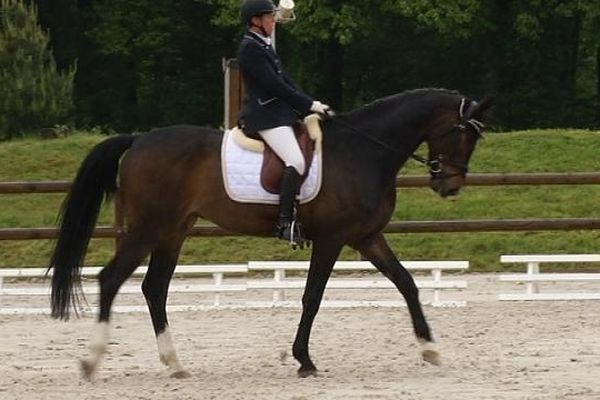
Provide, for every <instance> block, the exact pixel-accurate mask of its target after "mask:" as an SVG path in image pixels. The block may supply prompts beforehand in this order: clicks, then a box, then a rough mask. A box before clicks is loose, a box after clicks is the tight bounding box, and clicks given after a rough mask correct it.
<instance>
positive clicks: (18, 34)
mask: <svg viewBox="0 0 600 400" xmlns="http://www.w3.org/2000/svg"><path fill="white" fill-rule="evenodd" d="M0 5H1V7H2V8H1V10H2V15H1V21H2V26H1V31H0V135H2V136H3V137H5V138H11V137H14V136H17V135H22V134H24V133H26V132H30V131H32V130H34V129H39V128H42V127H48V126H52V125H55V124H62V123H65V122H66V118H67V117H68V115H69V111H70V110H71V107H72V89H73V78H74V75H75V68H71V69H69V70H68V71H66V72H65V73H61V72H59V71H58V70H57V67H56V63H55V61H54V57H53V55H52V52H51V51H50V49H49V47H48V43H49V36H48V34H47V33H46V32H44V31H43V30H42V29H41V28H40V27H39V25H38V23H37V9H36V7H35V6H33V5H28V4H26V3H25V2H24V1H23V0H1V3H0Z"/></svg>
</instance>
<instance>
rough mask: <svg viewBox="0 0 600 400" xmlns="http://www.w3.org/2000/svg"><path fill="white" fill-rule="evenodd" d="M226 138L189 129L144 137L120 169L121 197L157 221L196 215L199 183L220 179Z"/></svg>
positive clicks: (161, 130) (158, 130)
mask: <svg viewBox="0 0 600 400" xmlns="http://www.w3.org/2000/svg"><path fill="white" fill-rule="evenodd" d="M222 137H223V135H222V133H221V132H219V131H217V130H215V129H210V128H204V127H198V126H191V125H177V126H171V127H164V128H156V129H153V130H151V131H150V132H148V133H146V134H143V135H140V136H139V137H138V138H137V139H136V141H135V142H134V144H133V146H132V147H131V149H130V150H129V152H128V153H126V154H125V156H124V157H123V160H122V163H121V168H120V175H119V180H120V185H119V186H120V191H121V195H122V196H123V197H124V199H123V200H124V201H125V203H128V204H129V205H130V206H131V208H129V207H127V208H129V210H131V211H133V210H132V208H134V209H137V210H138V211H139V212H141V211H142V210H145V212H146V213H150V214H153V215H155V216H158V215H169V213H171V216H173V215H172V213H173V211H175V210H179V211H181V212H182V213H184V214H187V213H190V212H192V210H191V208H193V206H192V204H191V203H194V201H195V200H194V199H195V197H196V195H197V192H198V188H199V186H200V183H202V182H205V181H207V180H209V181H214V179H215V177H217V176H220V145H221V142H222ZM169 210H171V211H169Z"/></svg>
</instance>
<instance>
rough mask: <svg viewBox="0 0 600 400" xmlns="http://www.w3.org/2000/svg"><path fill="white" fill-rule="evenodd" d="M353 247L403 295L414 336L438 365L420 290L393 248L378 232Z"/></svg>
mask: <svg viewBox="0 0 600 400" xmlns="http://www.w3.org/2000/svg"><path fill="white" fill-rule="evenodd" d="M353 247H354V248H355V249H357V250H358V251H360V253H361V254H362V256H363V257H365V258H366V259H368V260H369V261H371V262H372V263H373V265H375V267H376V268H377V269H378V270H379V271H381V272H382V273H383V274H384V275H385V276H386V277H387V278H388V279H389V280H391V281H392V282H393V283H394V285H396V287H397V288H398V290H399V291H400V293H402V296H404V299H405V301H406V304H407V306H408V311H409V312H410V316H411V319H412V323H413V328H414V330H415V334H416V336H417V339H418V340H419V343H421V346H422V352H421V355H422V357H423V360H425V361H427V362H430V363H432V364H435V365H439V364H440V359H439V353H438V351H437V350H436V348H435V346H434V343H433V339H432V336H431V331H430V329H429V325H428V324H427V321H426V320H425V316H424V315H423V309H422V308H421V303H420V301H419V289H418V288H417V286H416V285H415V281H414V279H413V278H412V276H411V275H410V273H408V271H407V270H406V268H404V267H403V266H402V264H400V262H399V261H398V259H397V258H396V256H395V255H394V253H393V251H392V250H391V249H390V247H389V245H388V244H387V242H386V240H385V238H384V237H383V234H381V233H379V234H377V235H375V236H373V237H370V238H368V239H367V240H364V241H363V242H362V243H359V244H354V245H353Z"/></svg>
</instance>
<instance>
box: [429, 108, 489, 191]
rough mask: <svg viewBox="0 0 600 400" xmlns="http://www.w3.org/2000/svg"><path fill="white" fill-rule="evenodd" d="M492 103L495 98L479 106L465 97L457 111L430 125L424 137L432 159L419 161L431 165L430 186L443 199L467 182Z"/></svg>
mask: <svg viewBox="0 0 600 400" xmlns="http://www.w3.org/2000/svg"><path fill="white" fill-rule="evenodd" d="M492 103H493V98H492V97H486V98H484V99H483V100H482V101H481V102H479V103H478V102H475V101H471V100H468V99H465V98H462V99H461V101H460V105H459V106H458V109H457V110H456V111H452V112H444V113H442V114H441V115H440V117H439V118H436V119H435V120H434V122H433V123H432V124H431V126H430V130H429V132H427V134H426V137H425V140H426V141H427V144H428V147H429V158H428V159H427V160H425V159H422V160H420V161H422V162H424V163H425V164H427V165H428V167H429V173H430V175H431V180H430V183H429V186H430V187H431V188H432V189H433V190H434V191H436V192H437V193H438V194H439V195H440V196H442V197H447V196H454V195H456V194H458V192H459V190H460V188H461V187H462V186H463V184H464V183H465V177H466V175H467V172H468V170H469V159H470V158H471V154H472V153H473V150H475V145H476V144H477V141H478V140H479V138H480V137H481V136H482V134H483V129H484V127H485V126H484V124H483V120H484V119H485V114H486V113H487V111H488V110H489V109H490V107H491V106H492Z"/></svg>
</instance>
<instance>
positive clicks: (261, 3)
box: [240, 0, 277, 25]
mask: <svg viewBox="0 0 600 400" xmlns="http://www.w3.org/2000/svg"><path fill="white" fill-rule="evenodd" d="M275 11H277V7H275V4H273V1H272V0H244V2H243V3H242V6H241V8H240V19H241V21H242V24H245V25H250V21H251V20H252V17H260V16H261V15H263V14H269V13H272V12H275Z"/></svg>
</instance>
